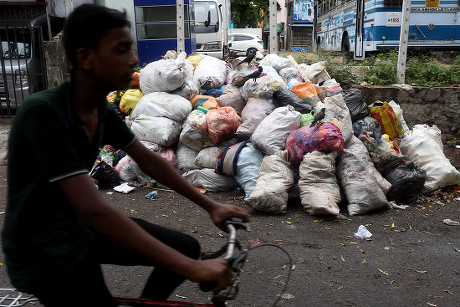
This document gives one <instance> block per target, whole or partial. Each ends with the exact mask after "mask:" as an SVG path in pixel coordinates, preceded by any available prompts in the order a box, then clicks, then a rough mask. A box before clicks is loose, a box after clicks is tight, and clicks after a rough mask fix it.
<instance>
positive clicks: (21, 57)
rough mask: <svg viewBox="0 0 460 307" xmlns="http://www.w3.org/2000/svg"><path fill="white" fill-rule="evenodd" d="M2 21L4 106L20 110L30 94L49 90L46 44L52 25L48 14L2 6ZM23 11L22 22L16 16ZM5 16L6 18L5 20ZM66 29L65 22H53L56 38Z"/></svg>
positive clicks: (0, 102) (0, 88)
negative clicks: (44, 50) (48, 21)
mask: <svg viewBox="0 0 460 307" xmlns="http://www.w3.org/2000/svg"><path fill="white" fill-rule="evenodd" d="M2 9H3V10H2V16H1V17H2V18H0V41H1V45H0V105H1V109H2V110H4V109H7V110H11V109H16V108H18V107H19V106H20V105H21V103H22V101H23V100H24V99H25V98H26V97H27V96H29V95H30V94H32V93H34V92H37V91H40V90H43V89H45V88H46V87H47V78H46V66H45V57H44V52H43V41H44V40H47V39H48V37H49V34H48V23H47V16H46V12H45V10H44V9H43V10H39V9H33V10H32V9H24V8H23V7H22V6H18V7H14V8H11V7H4V6H2ZM9 9H11V11H12V12H16V14H17V12H18V10H19V11H21V9H22V11H21V12H22V13H23V14H22V15H19V16H21V18H20V19H17V18H16V16H15V15H14V14H11V15H8V14H7V13H6V12H8V10H9ZM3 14H5V15H6V16H4V15H3ZM63 25H64V19H63V18H51V19H50V26H51V30H52V35H54V34H56V33H58V32H59V31H60V30H61V29H62V27H63Z"/></svg>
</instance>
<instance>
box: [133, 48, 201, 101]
mask: <svg viewBox="0 0 460 307" xmlns="http://www.w3.org/2000/svg"><path fill="white" fill-rule="evenodd" d="M185 58H186V54H185V52H182V53H181V54H179V56H178V57H177V59H166V60H158V61H155V62H151V63H149V64H147V66H145V67H144V68H143V69H141V71H140V75H139V86H140V88H141V91H142V93H143V94H144V95H146V94H150V93H153V92H171V91H174V90H176V89H178V88H180V87H181V86H182V84H183V83H184V81H185V80H186V79H187V78H191V74H193V65H192V63H190V62H189V61H186V59H185Z"/></svg>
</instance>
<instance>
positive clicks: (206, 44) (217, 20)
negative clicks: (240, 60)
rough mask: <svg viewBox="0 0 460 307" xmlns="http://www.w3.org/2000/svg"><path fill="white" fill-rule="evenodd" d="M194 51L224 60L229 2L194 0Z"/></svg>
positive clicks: (226, 51) (226, 0)
mask: <svg viewBox="0 0 460 307" xmlns="http://www.w3.org/2000/svg"><path fill="white" fill-rule="evenodd" d="M194 3H195V5H194V13H195V34H196V51H197V52H198V53H201V54H205V55H210V56H214V57H217V58H219V59H224V58H225V57H226V56H227V55H228V53H229V52H230V49H229V42H228V33H229V28H230V0H195V2H194Z"/></svg>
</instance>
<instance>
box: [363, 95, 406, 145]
mask: <svg viewBox="0 0 460 307" xmlns="http://www.w3.org/2000/svg"><path fill="white" fill-rule="evenodd" d="M369 110H370V111H371V114H372V117H373V118H374V119H375V120H376V121H378V122H379V124H380V126H381V127H382V132H383V133H384V134H388V135H389V136H390V137H391V138H393V139H396V138H400V137H402V136H403V135H404V133H405V131H404V128H403V127H402V125H401V121H400V120H399V117H398V115H397V114H396V112H395V111H394V110H393V108H392V107H391V106H390V104H389V103H388V102H386V101H385V102H381V101H379V100H377V101H376V102H374V103H373V104H372V105H371V106H369Z"/></svg>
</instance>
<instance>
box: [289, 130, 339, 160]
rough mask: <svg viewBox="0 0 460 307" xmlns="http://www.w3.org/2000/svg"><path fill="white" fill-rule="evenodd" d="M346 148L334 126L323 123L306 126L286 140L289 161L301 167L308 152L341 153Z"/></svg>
mask: <svg viewBox="0 0 460 307" xmlns="http://www.w3.org/2000/svg"><path fill="white" fill-rule="evenodd" d="M344 147H345V141H344V138H343V136H342V133H341V132H340V129H339V128H337V127H336V126H335V125H334V124H331V123H323V124H320V125H316V126H314V127H310V126H304V127H301V128H299V129H297V130H295V131H292V132H291V133H290V134H289V136H288V137H287V139H286V149H287V151H288V157H289V158H288V159H289V162H291V164H292V165H299V164H300V162H301V161H302V159H303V155H304V154H305V153H307V152H312V151H315V150H317V151H321V152H324V153H326V154H327V153H330V152H332V151H335V152H337V153H341V152H342V151H343V148H344Z"/></svg>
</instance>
